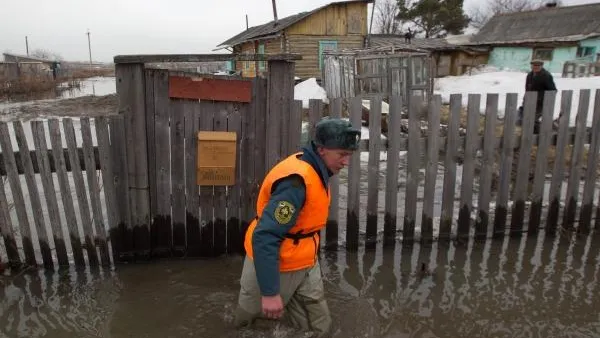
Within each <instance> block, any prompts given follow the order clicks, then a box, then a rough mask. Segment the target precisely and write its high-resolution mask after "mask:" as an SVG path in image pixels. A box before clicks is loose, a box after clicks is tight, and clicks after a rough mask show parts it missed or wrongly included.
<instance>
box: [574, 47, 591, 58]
mask: <svg viewBox="0 0 600 338" xmlns="http://www.w3.org/2000/svg"><path fill="white" fill-rule="evenodd" d="M594 51H595V48H594V47H577V57H578V58H583V57H586V56H590V55H594Z"/></svg>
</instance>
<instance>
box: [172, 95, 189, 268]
mask: <svg viewBox="0 0 600 338" xmlns="http://www.w3.org/2000/svg"><path fill="white" fill-rule="evenodd" d="M186 108H187V106H186V101H184V100H177V99H174V100H171V109H170V116H171V117H170V121H171V123H170V124H171V125H170V127H171V128H170V129H171V220H172V227H173V244H172V247H171V252H172V254H173V256H175V257H183V256H184V255H185V247H186V241H185V218H186V217H185V166H184V165H182V164H183V163H184V161H185V160H184V159H185V140H184V128H185V110H186Z"/></svg>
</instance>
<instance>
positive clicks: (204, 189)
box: [199, 101, 215, 256]
mask: <svg viewBox="0 0 600 338" xmlns="http://www.w3.org/2000/svg"><path fill="white" fill-rule="evenodd" d="M200 105H201V108H200V126H199V127H200V128H199V130H201V131H212V130H213V116H214V108H213V102H212V101H200ZM213 189H214V187H213V186H201V187H200V225H201V228H200V240H201V243H202V244H201V250H202V256H214V252H215V250H214V245H215V244H214V234H215V228H214V225H215V224H214V222H213V221H214V217H213V216H214V210H213Z"/></svg>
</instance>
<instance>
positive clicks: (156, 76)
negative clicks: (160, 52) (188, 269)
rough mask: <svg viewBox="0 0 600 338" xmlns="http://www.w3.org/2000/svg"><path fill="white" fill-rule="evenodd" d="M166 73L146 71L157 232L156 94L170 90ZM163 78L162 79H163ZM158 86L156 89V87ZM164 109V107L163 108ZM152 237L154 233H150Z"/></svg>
mask: <svg viewBox="0 0 600 338" xmlns="http://www.w3.org/2000/svg"><path fill="white" fill-rule="evenodd" d="M165 74H166V75H167V76H168V71H165V70H158V69H146V70H145V72H144V76H145V80H144V84H145V86H146V88H145V95H146V97H145V104H146V144H147V147H148V188H149V192H150V196H149V199H150V220H151V222H152V223H150V229H151V231H152V232H155V231H154V229H153V227H155V225H154V223H155V217H156V214H155V213H156V210H157V209H156V208H157V203H158V194H157V190H156V184H157V180H156V156H157V155H156V154H157V153H156V134H155V126H154V124H155V123H156V120H155V114H156V108H155V106H156V105H155V102H156V100H157V99H156V98H155V97H156V96H160V95H163V96H164V95H167V94H166V93H167V92H168V90H169V87H168V86H165ZM161 79H162V81H161ZM166 84H167V85H168V83H166ZM155 88H156V89H155ZM163 109H164V108H163ZM150 236H151V237H152V234H151V235H150ZM150 240H151V243H150V245H151V246H154V243H153V242H152V240H153V239H152V238H151V239H150Z"/></svg>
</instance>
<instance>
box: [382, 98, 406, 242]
mask: <svg viewBox="0 0 600 338" xmlns="http://www.w3.org/2000/svg"><path fill="white" fill-rule="evenodd" d="M401 100H402V99H401V97H400V96H398V95H394V96H392V98H391V101H390V111H389V115H388V117H389V121H388V122H389V125H388V131H391V132H388V136H389V137H388V141H389V143H388V144H389V148H388V152H387V161H388V162H387V174H386V183H385V186H386V187H387V188H386V189H385V215H384V218H383V244H384V246H388V245H394V243H395V242H396V224H397V219H398V163H399V162H400V132H399V131H400V130H401V127H402V125H401V120H402V116H401V114H402V110H401V109H402V101H401Z"/></svg>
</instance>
